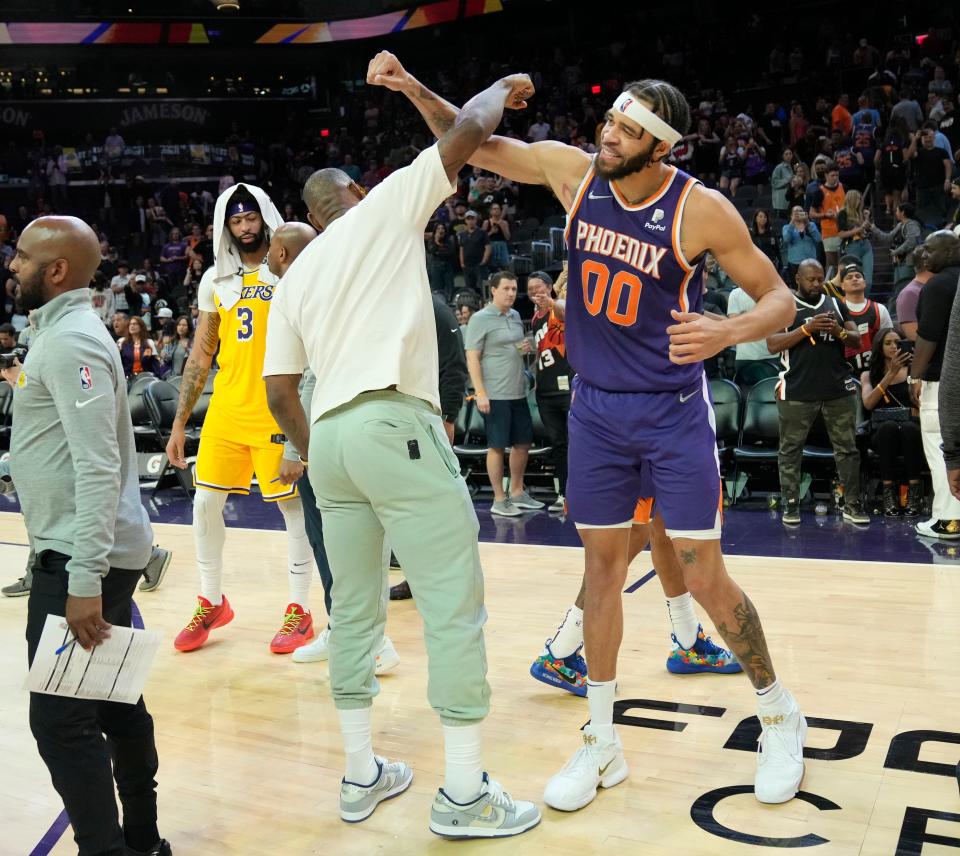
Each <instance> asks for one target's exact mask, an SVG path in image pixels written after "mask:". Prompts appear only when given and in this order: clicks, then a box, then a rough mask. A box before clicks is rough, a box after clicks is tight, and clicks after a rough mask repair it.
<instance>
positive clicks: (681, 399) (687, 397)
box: [680, 391, 697, 404]
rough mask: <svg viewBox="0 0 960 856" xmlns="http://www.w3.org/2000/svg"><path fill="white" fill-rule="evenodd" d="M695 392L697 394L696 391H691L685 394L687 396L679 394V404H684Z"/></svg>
mask: <svg viewBox="0 0 960 856" xmlns="http://www.w3.org/2000/svg"><path fill="white" fill-rule="evenodd" d="M696 394H697V393H696V391H694V392H691V393H690V394H689V395H687V396H684V395H682V394H681V396H680V403H681V404H684V403H685V402H687V401H689V400H690V399H691V398H693V397H694V396H695V395H696Z"/></svg>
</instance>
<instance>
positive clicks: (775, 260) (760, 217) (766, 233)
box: [750, 208, 782, 270]
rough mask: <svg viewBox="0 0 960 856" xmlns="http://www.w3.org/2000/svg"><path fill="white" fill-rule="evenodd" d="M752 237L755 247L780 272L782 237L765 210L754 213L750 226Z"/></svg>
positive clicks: (761, 209)
mask: <svg viewBox="0 0 960 856" xmlns="http://www.w3.org/2000/svg"><path fill="white" fill-rule="evenodd" d="M750 237H751V238H752V239H753V243H754V246H755V247H756V248H757V249H758V250H760V252H762V253H763V254H764V255H765V256H766V257H767V258H768V259H770V263H771V264H772V265H773V267H774V269H776V270H780V268H781V266H782V265H781V259H780V235H779V234H778V233H777V230H776V229H774V228H773V226H772V224H771V223H770V215H769V214H767V211H766V209H765V208H758V209H757V210H756V212H755V213H754V215H753V222H752V223H751V224H750Z"/></svg>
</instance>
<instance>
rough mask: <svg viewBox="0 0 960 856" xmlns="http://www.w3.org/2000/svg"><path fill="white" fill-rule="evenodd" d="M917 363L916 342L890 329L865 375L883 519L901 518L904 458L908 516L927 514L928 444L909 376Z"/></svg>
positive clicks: (878, 340) (877, 339) (877, 340)
mask: <svg viewBox="0 0 960 856" xmlns="http://www.w3.org/2000/svg"><path fill="white" fill-rule="evenodd" d="M912 359H913V342H912V341H911V340H910V339H907V338H904V334H903V330H902V329H900V328H899V327H894V326H892V325H891V326H888V327H884V328H883V329H882V330H880V331H879V332H878V333H877V335H876V336H874V337H873V348H872V357H871V359H870V366H869V368H868V369H866V370H865V371H864V372H862V373H861V375H860V394H861V396H862V398H863V407H864V409H865V410H866V411H867V412H868V413H870V414H871V416H870V446H871V447H872V448H873V449H874V451H876V453H877V454H878V455H879V457H880V481H881V483H882V486H883V514H884V516H885V517H899V516H900V499H899V496H898V495H897V494H898V491H897V489H896V482H895V479H897V477H898V468H897V458H898V457H900V456H902V457H903V470H902V473H903V477H904V478H906V480H907V483H908V485H909V487H908V492H907V505H906V507H905V508H904V510H903V516H904V517H919V516H920V513H921V511H922V510H923V487H922V484H921V481H920V472H921V470H922V469H923V440H922V438H921V436H920V417H919V413H918V411H917V409H916V408H915V407H913V403H912V402H911V401H910V385H909V384H908V383H907V375H908V370H909V367H910V361H911V360H912Z"/></svg>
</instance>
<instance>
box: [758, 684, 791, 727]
mask: <svg viewBox="0 0 960 856" xmlns="http://www.w3.org/2000/svg"><path fill="white" fill-rule="evenodd" d="M793 705H794V701H793V696H792V695H790V693H789V692H787V690H786V689H784V687H783V686H782V685H781V683H780V679H779V678H777V680H775V681H774V682H773V683H772V684H770V686H769V687H764V688H763V689H762V690H757V710H758V714H759V717H760V724H761V725H771V724H772V722H769V721H767V722H765V721H764V720H771V719H773V718H774V717H777V716H780V715H783V716H786V715H787V714H788V713H790V712H792V710H793Z"/></svg>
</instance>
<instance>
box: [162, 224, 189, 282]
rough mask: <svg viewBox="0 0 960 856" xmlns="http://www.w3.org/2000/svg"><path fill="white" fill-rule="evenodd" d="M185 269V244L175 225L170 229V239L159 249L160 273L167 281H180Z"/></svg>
mask: <svg viewBox="0 0 960 856" xmlns="http://www.w3.org/2000/svg"><path fill="white" fill-rule="evenodd" d="M186 270H187V245H186V243H185V242H184V241H183V239H182V238H181V237H180V230H179V229H178V228H176V227H174V228H173V229H171V230H170V240H169V241H168V242H167V243H166V244H164V245H163V248H162V249H161V250H160V275H161V276H163V277H164V278H165V279H166V280H167V282H180V281H182V280H183V275H184V274H185V273H186Z"/></svg>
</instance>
